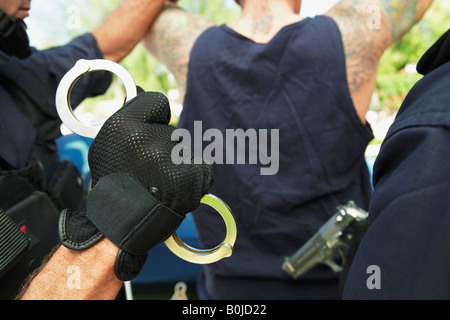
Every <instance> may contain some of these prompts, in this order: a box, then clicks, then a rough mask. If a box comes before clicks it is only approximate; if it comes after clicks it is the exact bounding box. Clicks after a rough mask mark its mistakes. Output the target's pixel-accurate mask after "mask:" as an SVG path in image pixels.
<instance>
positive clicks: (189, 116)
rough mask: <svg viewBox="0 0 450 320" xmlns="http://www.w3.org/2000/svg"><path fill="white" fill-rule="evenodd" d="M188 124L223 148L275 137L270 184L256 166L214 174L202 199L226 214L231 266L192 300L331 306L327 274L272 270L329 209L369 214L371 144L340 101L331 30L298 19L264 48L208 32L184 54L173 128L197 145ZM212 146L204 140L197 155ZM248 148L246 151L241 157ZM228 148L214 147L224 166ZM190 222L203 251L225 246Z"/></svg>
mask: <svg viewBox="0 0 450 320" xmlns="http://www.w3.org/2000/svg"><path fill="white" fill-rule="evenodd" d="M194 121H201V125H202V129H203V131H205V130H207V129H210V128H214V129H218V130H219V131H220V132H221V133H222V135H223V137H224V139H225V135H226V130H227V129H231V130H236V129H242V130H244V131H247V130H249V129H255V130H256V131H257V132H259V131H258V130H260V129H267V130H268V132H272V130H279V170H278V172H277V173H276V174H275V175H261V172H260V169H261V168H262V167H268V165H264V164H261V161H258V164H249V161H248V160H247V161H246V164H237V161H236V160H235V161H234V162H233V163H232V164H220V163H215V164H214V185H213V187H212V188H211V189H210V193H212V194H214V195H216V196H218V197H219V198H221V199H222V200H224V201H225V202H226V203H227V204H228V205H229V207H230V208H231V209H232V211H233V213H234V215H235V218H236V221H237V226H238V237H237V241H236V244H235V248H234V253H233V255H232V257H230V258H227V259H223V260H221V261H220V262H217V263H214V264H211V265H207V266H205V269H204V274H203V275H202V278H201V279H200V282H199V296H200V298H204V299H206V298H212V299H309V298H310V299H337V298H339V297H340V295H339V292H338V291H339V290H338V284H337V282H338V281H337V278H338V277H337V275H336V274H334V273H333V272H332V271H331V270H330V268H328V267H326V266H319V267H318V268H316V269H315V270H313V271H311V272H309V273H308V274H306V275H305V276H304V277H302V278H301V279H299V280H297V281H295V280H293V279H292V278H290V276H288V275H287V274H286V273H285V272H284V271H282V269H281V265H282V263H283V261H284V258H285V257H286V256H290V255H292V254H293V253H294V252H296V251H297V250H298V249H299V248H300V247H301V246H302V245H303V244H304V243H305V242H306V241H307V240H308V239H309V238H310V237H311V236H312V235H313V234H314V233H315V232H316V231H317V230H318V229H319V228H320V226H321V225H322V224H323V223H325V221H326V220H328V218H329V217H330V216H331V215H332V214H333V213H334V212H335V208H336V207H337V206H338V205H341V204H345V203H347V202H348V201H349V200H354V201H355V202H356V203H357V204H358V205H359V206H360V207H362V208H366V209H367V207H368V204H369V199H370V195H371V184H370V181H369V180H370V179H369V173H368V169H367V165H366V163H365V160H364V152H365V149H366V147H367V144H368V143H369V142H370V141H371V139H372V138H373V135H372V131H371V128H370V126H369V125H365V124H363V123H362V122H361V121H360V120H359V118H358V116H357V114H356V111H355V109H354V106H353V103H352V100H351V97H350V93H349V89H348V85H347V78H346V69H345V56H344V51H343V46H342V40H341V34H340V31H339V29H338V27H337V25H336V23H335V22H334V21H333V20H332V19H330V18H328V17H324V16H318V17H315V18H306V19H304V20H302V21H300V22H298V23H294V24H291V25H288V26H285V27H284V28H283V29H281V31H280V32H279V33H278V34H277V35H276V36H275V37H274V38H273V39H272V40H271V41H270V42H268V43H267V44H259V43H255V42H254V41H252V40H250V39H248V38H246V37H244V36H242V35H240V34H238V33H236V32H235V31H233V30H232V29H230V28H229V27H227V26H226V25H222V26H217V27H212V28H210V29H208V30H206V31H205V32H204V33H203V34H202V35H201V36H200V37H199V39H198V40H197V42H196V44H195V45H194V48H193V50H192V53H191V59H190V65H189V72H188V80H187V90H186V97H185V101H184V109H183V112H182V115H181V118H180V122H179V126H180V127H182V128H186V129H188V130H189V131H190V132H191V135H192V140H194V139H195V140H196V141H198V139H199V138H200V139H202V137H196V136H195V135H194V133H195V132H194V131H195V130H194ZM268 140H269V141H271V138H270V137H268ZM210 143H211V142H209V141H206V139H205V142H204V143H203V147H205V146H206V147H208V146H209V144H210ZM193 144H195V143H193ZM253 147H255V146H254V145H251V146H249V145H248V144H247V149H246V150H249V148H250V149H251V148H253ZM227 148H228V147H227V146H226V145H225V144H224V149H223V150H222V152H223V154H224V158H225V155H227V152H229V151H230V150H228V151H227ZM235 149H236V144H235ZM270 150H271V149H270V147H269V148H268V151H269V152H270ZM234 151H235V152H236V150H234ZM259 151H260V149H259V150H257V151H255V152H259ZM276 151H278V150H276ZM197 152H198V150H197ZM194 153H195V151H194ZM194 220H195V223H196V227H197V231H198V234H199V240H200V243H201V245H202V246H203V247H204V248H211V247H213V246H216V245H217V244H219V243H220V242H221V241H222V240H223V238H224V235H225V231H224V228H223V222H222V220H221V218H220V216H218V214H215V213H213V211H212V210H211V209H210V208H208V207H206V206H204V207H203V206H201V207H199V208H198V209H197V210H196V211H195V212H194Z"/></svg>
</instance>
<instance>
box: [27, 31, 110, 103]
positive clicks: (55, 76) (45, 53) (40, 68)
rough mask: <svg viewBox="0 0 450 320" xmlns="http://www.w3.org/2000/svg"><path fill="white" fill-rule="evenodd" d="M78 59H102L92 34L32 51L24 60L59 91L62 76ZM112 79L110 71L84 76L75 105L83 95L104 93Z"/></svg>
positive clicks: (74, 91) (76, 95)
mask: <svg viewBox="0 0 450 320" xmlns="http://www.w3.org/2000/svg"><path fill="white" fill-rule="evenodd" d="M79 59H87V60H91V59H103V54H102V53H101V51H100V49H99V48H98V45H97V41H96V40H95V38H94V36H93V35H92V34H91V33H86V34H84V35H81V36H79V37H77V38H75V39H73V40H72V41H71V42H69V43H68V44H66V45H63V46H58V47H53V48H50V49H46V50H42V51H37V50H33V54H32V55H31V56H30V57H29V58H27V59H25V60H23V63H24V65H26V66H27V67H28V68H29V69H31V70H33V71H35V72H36V73H37V74H38V75H39V76H40V77H41V78H42V80H43V81H44V82H45V83H47V84H48V85H49V86H50V88H51V89H52V90H54V91H55V92H56V89H57V87H58V84H59V82H60V81H61V79H62V77H63V76H64V75H65V74H66V73H67V71H69V70H70V69H71V68H72V67H73V66H74V65H75V63H76V62H77V61H78V60H79ZM111 80H112V75H111V73H109V72H94V73H91V74H89V75H87V76H85V77H83V78H82V79H81V80H80V81H79V82H78V84H77V85H76V86H75V88H74V90H73V92H72V95H71V98H72V107H76V106H77V105H78V104H79V103H80V102H81V101H82V100H83V99H84V98H87V97H93V96H96V95H100V94H103V93H104V92H105V91H106V89H107V88H108V87H109V85H110V84H111Z"/></svg>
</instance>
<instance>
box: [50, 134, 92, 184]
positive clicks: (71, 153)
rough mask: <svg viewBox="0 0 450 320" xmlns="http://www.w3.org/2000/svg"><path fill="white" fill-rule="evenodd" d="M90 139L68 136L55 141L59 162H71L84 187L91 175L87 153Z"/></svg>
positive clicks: (73, 135) (74, 135)
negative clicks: (78, 172)
mask: <svg viewBox="0 0 450 320" xmlns="http://www.w3.org/2000/svg"><path fill="white" fill-rule="evenodd" d="M91 142H92V139H90V138H84V137H81V136H79V135H76V134H68V135H65V136H62V137H60V138H58V139H56V146H57V147H58V154H59V158H60V160H61V161H64V160H69V161H71V162H72V163H73V164H74V165H75V166H76V167H77V169H78V171H80V174H81V177H82V178H83V182H84V186H85V188H87V187H88V186H89V181H90V178H91V173H90V170H89V164H88V160H87V157H88V151H89V147H90V145H91Z"/></svg>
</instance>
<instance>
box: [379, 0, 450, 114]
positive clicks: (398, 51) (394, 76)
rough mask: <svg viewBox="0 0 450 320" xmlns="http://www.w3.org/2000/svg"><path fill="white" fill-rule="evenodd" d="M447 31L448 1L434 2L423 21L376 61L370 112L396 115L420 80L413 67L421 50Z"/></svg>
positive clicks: (449, 11) (422, 52)
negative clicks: (375, 100)
mask: <svg viewBox="0 0 450 320" xmlns="http://www.w3.org/2000/svg"><path fill="white" fill-rule="evenodd" d="M449 28H450V1H445V0H435V1H434V3H433V5H432V6H431V8H430V9H429V10H428V11H427V13H426V14H425V16H424V18H423V19H422V20H421V21H420V22H419V23H418V24H416V25H415V26H414V27H413V28H412V29H411V30H410V31H409V32H408V33H407V34H406V35H405V36H404V37H403V38H402V39H400V41H399V42H397V43H396V44H394V45H393V46H391V47H390V48H389V49H388V50H387V51H386V52H385V54H384V55H383V57H382V60H381V62H380V68H379V74H378V81H377V94H378V96H379V102H378V103H375V104H374V106H373V110H374V111H379V110H381V109H388V110H389V111H390V112H396V111H397V109H398V107H399V106H400V104H401V102H402V101H403V99H404V97H405V96H406V94H407V93H408V91H409V89H410V88H411V87H412V86H413V85H414V84H415V83H416V82H417V81H418V80H419V79H420V78H421V75H419V74H417V72H416V64H417V62H418V61H419V59H420V58H421V57H422V55H423V54H424V53H425V51H426V50H427V49H428V48H429V47H430V46H431V45H432V44H433V43H434V42H435V41H436V40H437V39H438V38H439V37H440V36H441V35H442V34H443V33H444V32H445V31H447V30H448V29H449Z"/></svg>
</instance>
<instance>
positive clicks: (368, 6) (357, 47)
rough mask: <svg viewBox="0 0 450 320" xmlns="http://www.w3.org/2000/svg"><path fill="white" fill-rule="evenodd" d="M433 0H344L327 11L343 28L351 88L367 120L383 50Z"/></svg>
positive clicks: (419, 17) (423, 11)
mask: <svg viewBox="0 0 450 320" xmlns="http://www.w3.org/2000/svg"><path fill="white" fill-rule="evenodd" d="M432 2H433V0H342V1H341V2H339V3H338V4H337V5H335V6H334V7H333V8H331V9H330V11H328V12H327V14H326V15H328V16H330V17H332V18H333V19H334V20H335V21H336V23H337V24H338V26H339V29H340V30H341V33H342V40H343V44H344V51H345V57H346V66H347V80H348V84H349V89H350V93H351V96H352V99H353V103H354V105H355V109H356V112H357V113H358V116H359V117H360V119H361V121H363V122H364V123H365V122H366V119H365V118H366V114H367V111H368V109H369V106H370V100H371V98H372V94H373V91H374V89H375V85H376V76H377V70H378V64H379V61H380V58H381V56H382V54H383V53H384V51H385V50H386V49H387V48H388V47H389V46H391V45H392V44H393V43H395V42H396V41H398V40H399V39H400V38H401V37H402V36H403V35H404V34H405V33H406V32H407V31H408V30H409V29H410V28H411V27H412V26H413V25H414V24H415V23H416V22H418V21H419V20H420V19H421V18H422V16H423V15H424V13H425V12H426V10H427V9H428V8H429V7H430V5H431V3H432Z"/></svg>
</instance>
